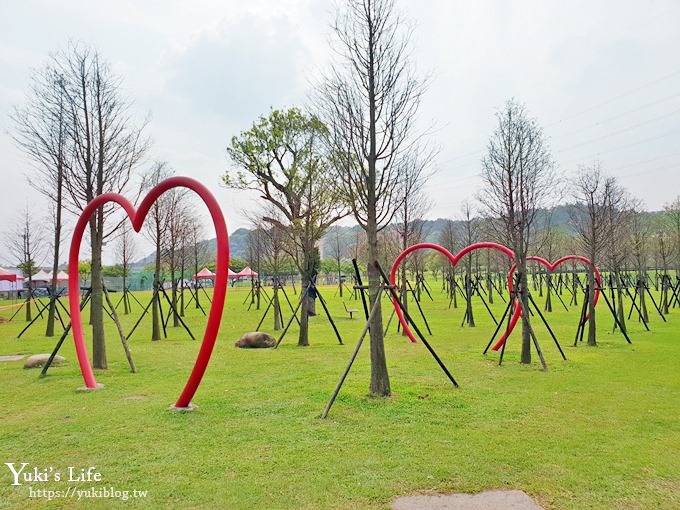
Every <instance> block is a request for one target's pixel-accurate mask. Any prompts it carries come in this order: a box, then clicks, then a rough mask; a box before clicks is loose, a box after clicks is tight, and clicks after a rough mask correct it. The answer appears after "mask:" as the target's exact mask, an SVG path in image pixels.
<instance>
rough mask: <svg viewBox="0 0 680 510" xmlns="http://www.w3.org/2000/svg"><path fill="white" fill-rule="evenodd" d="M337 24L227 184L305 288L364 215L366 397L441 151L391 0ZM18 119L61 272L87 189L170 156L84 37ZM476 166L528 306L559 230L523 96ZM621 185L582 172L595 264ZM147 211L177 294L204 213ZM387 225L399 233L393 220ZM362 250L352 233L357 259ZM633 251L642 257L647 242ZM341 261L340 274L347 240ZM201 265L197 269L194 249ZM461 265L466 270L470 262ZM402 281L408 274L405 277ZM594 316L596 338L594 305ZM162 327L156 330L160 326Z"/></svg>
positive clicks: (101, 221) (446, 240)
mask: <svg viewBox="0 0 680 510" xmlns="http://www.w3.org/2000/svg"><path fill="white" fill-rule="evenodd" d="M332 31H333V34H334V43H333V44H334V49H335V50H336V53H335V54H336V60H335V61H334V62H333V63H332V64H331V65H330V67H329V69H328V71H327V72H326V73H325V75H324V76H323V77H322V79H321V81H320V82H319V83H318V84H317V86H316V87H315V92H314V93H313V95H312V97H311V104H310V105H309V107H308V108H307V109H306V110H305V111H303V110H302V109H299V108H291V109H287V110H273V111H271V112H270V113H269V114H268V115H264V116H262V117H260V118H259V119H257V120H256V121H255V122H254V123H253V125H252V126H251V127H250V128H249V129H247V130H244V131H243V132H242V133H240V134H239V135H237V136H234V137H233V138H232V139H231V141H230V144H229V146H228V148H227V152H228V155H229V158H230V160H231V165H230V167H229V168H228V169H227V171H226V172H225V174H224V175H223V181H224V184H225V185H226V186H228V187H231V188H235V189H244V190H245V189H250V190H256V191H257V192H258V193H259V195H260V197H261V199H262V208H261V210H260V211H258V212H257V213H256V214H254V216H255V217H256V218H255V223H256V229H255V234H254V235H253V239H252V242H251V246H252V247H253V253H252V254H251V260H257V266H258V267H259V266H260V260H261V259H266V260H267V261H268V263H269V264H271V269H272V272H274V273H276V272H278V271H279V267H281V265H282V264H286V263H287V262H286V261H292V262H293V264H294V265H295V267H296V268H297V270H298V271H299V273H300V274H301V276H302V282H303V283H302V285H303V288H306V287H307V286H308V285H310V283H311V282H312V281H313V278H314V274H315V272H316V270H317V269H318V265H319V261H318V252H317V249H316V245H317V243H318V242H319V241H320V239H321V238H322V237H323V235H324V234H325V233H326V232H327V231H328V230H329V228H331V227H332V225H334V224H335V223H336V222H337V221H339V220H340V219H342V218H344V217H347V216H352V217H353V219H354V220H355V221H356V222H357V223H358V225H359V226H360V228H361V229H362V231H363V233H364V236H365V261H366V272H367V274H368V294H369V304H370V306H371V307H372V308H374V309H375V313H374V314H373V315H372V316H371V322H370V325H369V326H370V329H369V330H370V350H371V353H370V357H371V383H370V390H371V392H372V393H374V394H377V395H381V396H387V395H389V394H390V392H391V390H390V383H389V376H388V373H387V363H386V357H385V350H384V342H383V324H382V311H381V304H380V300H379V299H377V296H378V294H379V292H380V287H381V278H380V274H379V271H378V267H377V266H376V264H375V262H377V261H383V262H386V261H389V260H391V258H390V253H391V252H392V251H401V249H403V248H405V247H406V246H408V245H411V244H413V243H415V242H417V241H419V240H420V238H422V236H423V231H422V224H423V223H422V220H421V218H422V217H423V216H424V214H425V213H426V211H427V209H428V203H427V199H426V197H424V196H423V194H422V186H423V182H424V180H425V179H426V178H427V176H428V175H429V172H430V163H431V161H432V160H433V157H434V155H435V152H436V151H433V150H431V149H430V148H428V145H427V143H426V142H425V141H424V140H425V136H424V135H423V133H422V131H419V130H417V129H416V127H415V121H416V118H417V111H418V107H419V104H420V101H421V98H422V95H423V94H424V92H425V88H426V87H425V85H426V84H425V80H422V79H419V78H417V77H416V76H415V75H414V70H413V65H412V62H411V58H410V54H409V44H410V32H409V30H408V25H407V23H406V22H405V20H404V19H403V18H402V17H401V16H400V14H399V12H398V11H397V9H396V8H395V6H394V3H393V1H392V0H348V1H347V2H345V3H344V4H343V5H342V6H340V8H339V9H338V11H337V14H336V17H335V20H334V22H333V24H332ZM13 118H14V121H15V125H16V130H15V138H16V140H17V143H18V144H19V146H20V147H21V148H22V149H23V150H24V151H25V152H26V154H28V156H29V157H30V158H31V159H32V161H33V162H34V163H35V166H36V169H37V171H38V172H39V174H40V178H39V179H31V182H32V184H33V185H34V186H35V188H36V189H37V190H38V191H40V192H41V193H43V194H44V195H45V197H47V199H48V200H49V203H50V204H51V207H52V208H53V210H54V214H53V215H52V217H53V219H54V225H53V243H52V244H53V253H54V258H53V270H54V272H56V271H57V269H58V267H57V266H58V261H59V253H60V242H61V238H62V229H63V219H62V212H67V213H72V214H75V215H78V214H79V213H80V211H82V209H83V208H84V206H85V204H86V203H87V202H89V201H90V200H91V199H92V198H93V197H94V196H96V195H99V194H101V193H105V192H116V193H120V192H123V191H124V190H125V189H126V188H130V187H131V179H132V177H133V176H134V175H143V178H142V179H141V180H140V183H139V185H138V186H136V187H135V189H137V190H139V191H140V192H142V191H143V190H144V189H148V187H150V186H153V185H154V184H155V183H157V182H159V180H161V179H162V178H164V177H166V176H168V175H169V173H170V172H169V170H168V169H167V166H166V165H164V164H162V163H158V164H156V165H154V166H153V168H152V169H151V170H150V171H147V172H146V173H142V172H140V170H141V166H142V161H143V160H144V157H145V155H146V154H147V152H148V149H149V143H148V140H147V139H146V137H145V136H144V135H143V128H144V124H145V123H144V122H143V121H142V122H136V121H135V119H134V116H132V115H131V113H130V110H129V105H128V103H127V101H125V99H124V98H123V97H122V94H121V89H120V80H119V78H117V77H116V76H114V75H113V74H112V73H111V70H110V68H109V66H108V65H107V64H106V63H105V62H104V61H103V60H102V59H101V58H100V57H99V55H98V54H97V52H96V51H94V50H91V49H89V48H82V47H80V46H77V45H76V46H72V47H71V48H69V51H68V52H65V53H60V54H57V55H55V56H54V57H52V59H51V61H50V63H49V64H48V65H47V66H46V67H45V69H43V70H42V71H39V72H38V73H36V75H35V76H34V80H33V90H32V91H31V94H30V100H29V102H28V103H27V104H26V105H25V106H24V107H22V108H17V109H16V110H15V112H14V115H13ZM481 171H482V177H483V181H484V185H483V188H482V190H481V191H480V192H479V194H478V197H477V198H478V201H479V204H480V209H479V211H480V212H481V214H482V215H483V216H484V217H486V218H487V220H486V222H485V224H486V225H487V227H486V228H487V232H488V235H489V237H490V238H493V240H497V241H499V242H501V243H503V244H505V245H506V246H508V247H510V248H511V249H512V250H513V252H514V254H515V260H514V261H513V262H514V263H515V264H516V265H517V268H518V274H519V277H520V282H519V286H518V290H519V299H520V300H521V301H522V302H523V303H524V306H526V305H527V299H528V294H527V292H528V289H527V284H526V257H527V255H529V254H533V253H537V251H536V247H537V246H542V245H543V244H544V243H548V244H546V246H547V245H549V244H550V243H549V242H548V241H547V240H549V239H551V237H550V236H543V237H541V238H539V237H537V232H538V231H539V227H545V225H541V226H539V225H537V213H538V210H539V209H541V208H544V207H546V206H548V205H550V203H551V201H552V200H553V199H554V198H555V193H554V192H555V190H557V189H558V186H557V178H556V175H555V165H554V162H553V160H552V157H551V154H550V151H549V148H548V146H547V144H546V143H545V140H544V137H543V134H542V131H541V129H540V127H539V126H538V124H537V122H536V121H535V120H534V119H532V118H531V117H530V116H529V115H528V113H527V111H526V109H525V107H524V106H523V105H521V104H520V103H518V102H516V101H514V100H511V101H509V102H508V103H507V104H506V105H505V106H504V107H503V108H502V109H501V110H500V111H499V112H498V113H497V127H496V129H495V130H494V132H493V133H492V135H491V137H490V139H489V143H488V148H487V151H486V155H485V156H484V158H483V159H482V161H481ZM612 184H615V182H614V183H611V182H610V181H609V180H608V179H606V178H604V177H603V176H602V174H601V172H599V170H598V169H596V168H591V169H583V171H582V172H581V174H580V176H579V179H577V181H576V183H575V187H574V189H575V190H576V191H575V195H576V196H577V197H578V200H577V201H578V203H579V208H578V211H579V212H578V214H576V215H575V217H574V218H573V222H574V225H575V228H576V230H577V232H578V234H579V237H578V238H579V240H580V243H581V248H582V251H583V252H585V253H586V255H588V256H590V258H591V259H592V260H593V261H595V262H596V263H599V262H600V258H601V257H602V256H603V253H605V251H604V248H603V247H602V246H601V245H602V243H603V242H604V241H605V240H610V239H611V238H615V237H614V236H613V233H614V232H615V231H614V230H613V229H614V228H615V227H614V225H618V219H617V218H618V216H617V215H618V214H619V212H620V211H624V210H628V209H629V208H628V207H627V206H624V204H623V203H622V202H618V200H619V198H620V196H619V195H620V194H619V195H617V188H616V186H612ZM600 193H602V196H600ZM113 210H114V208H112V207H111V208H106V207H103V208H100V210H98V211H97V213H96V214H95V215H94V216H93V217H92V218H91V220H90V230H89V234H90V241H91V248H92V252H91V259H92V275H91V281H92V314H91V317H92V318H91V322H92V333H93V364H94V366H95V367H97V368H105V367H106V355H105V347H104V329H103V321H102V318H103V317H102V314H103V306H102V304H103V303H102V283H101V282H102V279H101V267H102V264H101V262H102V261H101V258H102V246H103V244H104V242H105V240H107V239H110V238H111V237H112V236H113V235H120V236H121V238H122V239H127V234H126V233H125V231H124V230H119V229H118V227H119V224H120V222H119V221H118V220H117V219H116V218H115V217H113V216H112V214H113ZM463 210H464V220H465V221H464V225H466V230H465V232H464V236H463V238H464V240H465V242H466V243H468V244H469V243H470V242H471V241H472V240H473V239H474V237H475V236H476V235H477V234H476V230H475V229H476V225H475V214H474V212H475V208H474V206H473V205H471V204H470V203H467V204H465V205H464V206H463ZM150 217H151V221H150V222H149V226H148V231H147V235H148V236H149V238H150V239H151V240H152V241H153V242H154V244H155V245H156V253H157V259H156V264H155V267H156V271H155V273H156V276H155V287H156V288H158V286H159V284H160V275H161V270H160V268H161V264H162V260H161V259H162V258H163V256H165V258H166V263H167V265H168V268H169V272H170V275H171V279H172V281H173V299H175V296H176V295H177V293H176V290H177V288H176V285H177V283H176V281H177V278H176V275H182V274H184V271H185V265H186V264H187V262H186V261H187V260H188V259H187V258H186V254H187V252H190V251H191V249H192V248H191V247H193V249H194V250H196V249H197V246H199V243H198V237H199V233H200V229H199V227H198V222H197V221H196V220H195V214H194V213H193V212H192V207H191V206H190V204H189V203H188V202H187V197H186V193H184V192H183V191H181V190H174V191H172V192H169V193H168V194H167V196H164V197H163V198H162V200H160V201H159V202H157V203H156V204H155V205H154V209H153V210H152V212H151V216H150ZM603 218H605V219H603ZM114 220H115V221H114ZM677 224H678V225H680V217H679V218H678V220H677ZM389 225H396V228H395V229H388V228H387V227H388V226H389ZM603 225H604V226H603ZM617 228H618V227H617ZM121 232H122V233H121ZM678 236H679V237H678V238H679V239H680V227H679V228H678ZM458 237H460V236H459V235H458ZM541 239H543V241H541ZM455 241H456V233H455V232H453V231H447V232H445V234H444V235H443V239H442V244H444V245H445V246H447V247H448V246H449V245H453V244H454V242H455ZM539 241H540V242H539ZM359 245H360V243H359V242H358V241H357V242H356V243H355V246H356V248H355V250H356V253H357V255H358V254H359V251H360V250H359ZM635 246H637V247H638V248H636V249H637V250H638V251H639V252H640V257H642V248H641V246H642V243H638V244H636V245H635ZM607 253H610V251H608V252H607ZM622 253H623V252H622ZM29 255H30V254H29ZM28 258H29V260H30V256H29V257H28ZM334 258H335V260H336V262H337V266H338V270H339V269H340V266H341V263H342V260H341V259H342V257H341V256H340V253H339V248H338V251H337V252H336V253H335V256H334ZM193 260H194V269H195V270H197V269H198V260H199V256H198V254H197V253H195V254H194V257H193ZM664 260H665V259H664ZM424 263H425V262H424V257H423V256H414V257H413V260H412V261H411V264H414V265H415V266H416V267H417V270H418V271H419V270H420V268H422V267H424ZM466 265H467V267H466V269H467V272H468V273H471V267H472V256H470V257H468V258H467V259H466ZM404 271H405V269H404ZM405 276H406V275H405V272H402V278H401V281H402V286H405V285H406V283H405V282H406V278H405ZM591 279H592V276H591ZM402 292H403V293H405V292H406V288H405V287H402ZM277 302H278V298H277ZM313 311H314V300H313V297H312V295H311V294H310V295H306V296H304V297H303V306H302V314H301V328H300V336H299V341H298V343H299V345H303V346H304V345H308V344H309V338H308V317H309V315H310V314H311V313H313ZM275 315H276V314H275ZM156 317H157V315H156ZM591 317H592V321H593V322H592V323H591V326H590V327H591V332H592V334H593V335H594V326H595V323H594V320H595V315H594V313H593V314H591ZM469 319H470V320H472V314H470V317H469ZM529 321H530V317H529V314H524V318H523V328H522V329H523V343H522V362H525V363H529V362H530V361H531V350H530V336H529V328H530V323H529ZM154 324H155V326H156V327H155V328H154V331H156V330H157V329H158V328H157V320H155V321H154ZM471 325H472V324H471ZM154 338H156V334H155V333H154ZM593 339H594V336H593ZM593 341H594V340H593Z"/></svg>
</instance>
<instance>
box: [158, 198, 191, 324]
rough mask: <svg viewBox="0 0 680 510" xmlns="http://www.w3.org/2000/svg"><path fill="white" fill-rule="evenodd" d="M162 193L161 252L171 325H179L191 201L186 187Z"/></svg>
mask: <svg viewBox="0 0 680 510" xmlns="http://www.w3.org/2000/svg"><path fill="white" fill-rule="evenodd" d="M163 195H164V201H163V204H164V205H165V207H167V211H166V219H167V223H166V228H165V236H164V238H163V253H162V256H163V258H164V259H165V262H166V265H167V268H168V273H169V276H170V303H171V307H170V308H171V310H170V312H168V313H169V314H171V315H172V326H173V327H175V328H176V327H179V325H180V318H179V300H178V298H179V285H180V283H182V284H183V281H184V274H183V273H184V265H185V262H184V260H185V250H184V248H185V245H186V239H187V235H188V234H187V233H188V231H189V229H190V225H191V214H192V210H191V203H190V202H189V190H188V189H187V188H172V189H169V190H167V191H166V192H165V193H163Z"/></svg>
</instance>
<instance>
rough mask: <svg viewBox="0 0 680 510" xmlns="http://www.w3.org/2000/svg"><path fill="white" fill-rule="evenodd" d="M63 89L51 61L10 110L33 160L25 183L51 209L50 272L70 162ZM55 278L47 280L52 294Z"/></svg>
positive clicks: (50, 316) (52, 308) (49, 330)
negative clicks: (19, 103) (24, 97)
mask: <svg viewBox="0 0 680 510" xmlns="http://www.w3.org/2000/svg"><path fill="white" fill-rule="evenodd" d="M67 108H68V104H67V101H66V95H65V90H64V79H63V77H62V76H61V75H60V74H59V73H58V71H57V70H56V69H55V67H54V66H53V65H47V66H46V67H44V68H43V69H41V70H39V71H36V72H34V73H33V75H32V76H31V89H30V92H29V97H28V99H27V102H26V104H25V105H23V106H22V107H17V108H15V109H14V111H13V113H12V114H11V118H12V120H13V121H14V125H15V132H14V140H15V141H16V143H17V145H18V146H19V148H20V149H21V150H22V151H23V152H24V153H25V154H26V155H27V156H28V157H29V158H30V160H31V161H32V162H33V165H34V169H35V172H36V173H37V175H35V174H31V175H28V176H27V180H28V183H29V184H30V185H31V187H33V188H34V189H35V190H37V191H38V192H40V193H41V194H42V195H44V196H45V197H47V199H48V200H49V201H50V203H51V207H52V209H53V211H54V215H52V219H53V222H52V225H53V237H52V243H53V251H52V274H55V275H56V274H57V272H58V270H59V256H60V251H61V237H62V226H63V225H62V209H63V193H64V172H65V171H66V168H67V167H68V166H69V164H70V161H69V159H70V157H71V152H70V146H69V143H68V133H69V131H70V126H69V122H70V118H69V112H68V109H67ZM56 291H57V280H56V278H54V279H53V280H52V282H51V295H52V296H55V295H56ZM56 304H57V303H56V301H55V300H54V299H50V304H49V308H48V313H47V327H46V330H45V336H48V337H51V336H54V320H55V314H56Z"/></svg>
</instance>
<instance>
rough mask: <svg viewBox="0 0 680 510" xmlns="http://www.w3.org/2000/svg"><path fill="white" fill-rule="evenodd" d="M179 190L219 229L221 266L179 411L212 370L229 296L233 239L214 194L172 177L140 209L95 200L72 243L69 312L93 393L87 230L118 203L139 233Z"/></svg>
mask: <svg viewBox="0 0 680 510" xmlns="http://www.w3.org/2000/svg"><path fill="white" fill-rule="evenodd" d="M175 187H185V188H189V189H191V190H193V191H195V192H196V193H197V194H198V195H199V196H200V197H201V198H202V199H203V202H205V204H206V206H207V207H208V210H209V212H210V216H211V217H212V220H213V223H214V225H215V233H216V236H217V264H216V268H215V288H214V293H213V299H212V307H211V308H210V314H209V315H208V324H207V325H206V327H205V332H204V334H203V342H202V343H201V347H200V349H199V351H198V356H197V357H196V362H195V363H194V368H193V370H192V371H191V374H190V375H189V379H188V380H187V383H186V385H185V386H184V390H183V391H182V393H181V394H180V396H179V398H178V399H177V402H176V403H175V407H176V408H178V409H186V408H188V407H189V406H190V404H191V399H192V398H193V396H194V394H195V393H196V390H197V389H198V386H199V385H200V384H201V379H202V378H203V375H204V374H205V371H206V369H207V368H208V362H209V361H210V356H211V354H212V351H213V347H214V346H215V340H216V339H217V333H218V331H219V329H220V323H221V320H222V311H223V309H224V299H225V296H226V293H227V270H228V268H229V237H228V234H227V225H226V222H225V221H224V216H223V215H222V211H221V209H220V206H219V204H218V203H217V200H216V199H215V197H214V196H213V195H212V193H211V192H210V190H208V188H206V187H205V186H204V185H203V184H201V183H200V182H198V181H196V180H194V179H191V178H189V177H171V178H169V179H166V180H164V181H162V182H160V183H159V184H158V185H156V186H155V187H153V188H152V189H151V190H150V191H149V193H148V194H147V196H146V197H145V198H144V200H142V203H141V204H140V206H139V209H136V210H135V208H134V206H133V205H132V204H131V203H130V202H129V201H128V200H127V199H126V198H124V197H123V196H121V195H119V194H117V193H105V194H103V195H99V196H98V197H95V198H94V199H93V200H92V201H91V202H90V203H89V204H87V206H86V207H85V209H83V212H82V214H81V215H80V218H78V222H77V223H76V227H75V230H74V232H73V238H72V240H71V248H70V251H69V262H68V270H69V278H68V295H69V308H70V311H71V324H72V327H73V341H74V342H75V346H76V353H77V355H78V363H79V364H80V371H81V372H82V374H83V379H84V381H85V386H86V387H87V388H89V389H95V388H97V381H96V380H95V378H94V374H93V372H92V367H91V365H90V360H89V358H88V354H87V348H86V347H85V338H84V334H83V325H82V322H81V317H80V282H79V279H78V257H79V255H80V244H81V241H82V239H83V234H84V233H85V228H86V227H87V225H88V222H89V220H90V217H91V216H92V214H94V212H95V211H96V210H97V208H99V207H101V206H103V205H104V204H106V203H108V202H116V203H118V204H119V205H120V206H121V207H122V208H123V209H125V211H126V212H127V215H128V216H129V217H130V220H131V222H132V227H133V228H134V229H135V232H139V231H140V230H141V228H142V225H143V224H144V219H145V218H146V215H147V214H148V212H149V209H150V208H151V205H152V204H153V203H154V202H155V201H156V199H157V198H158V197H159V196H160V195H161V194H163V193H164V192H166V191H167V190H169V189H171V188H175Z"/></svg>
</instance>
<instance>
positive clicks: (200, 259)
mask: <svg viewBox="0 0 680 510" xmlns="http://www.w3.org/2000/svg"><path fill="white" fill-rule="evenodd" d="M202 235H203V225H202V223H201V221H200V220H199V218H198V216H193V217H192V218H191V224H190V225H189V230H188V232H187V239H186V241H187V249H188V251H189V252H190V255H189V258H190V261H191V265H192V267H193V273H194V274H197V273H198V272H199V271H200V269H201V266H203V265H204V264H205V263H206V262H208V259H209V255H211V254H209V253H208V249H207V243H205V242H204V241H202ZM199 288H200V287H199V283H198V281H195V282H194V285H193V294H194V304H195V307H196V308H201V301H200V296H199V292H198V291H199Z"/></svg>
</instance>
